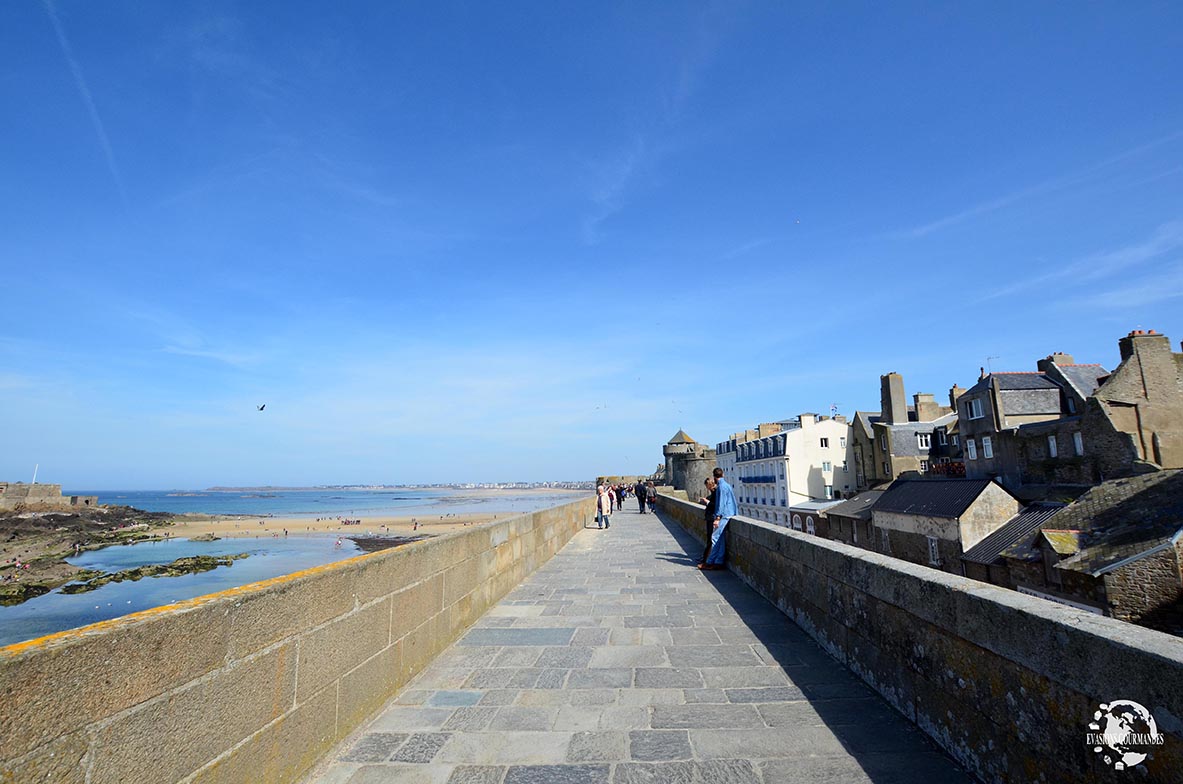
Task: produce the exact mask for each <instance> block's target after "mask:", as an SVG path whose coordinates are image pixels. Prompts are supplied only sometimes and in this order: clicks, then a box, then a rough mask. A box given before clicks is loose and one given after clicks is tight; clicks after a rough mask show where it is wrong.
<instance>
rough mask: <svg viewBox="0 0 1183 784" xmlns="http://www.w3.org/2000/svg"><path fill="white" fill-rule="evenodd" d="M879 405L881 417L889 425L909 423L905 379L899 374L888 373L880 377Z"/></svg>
mask: <svg viewBox="0 0 1183 784" xmlns="http://www.w3.org/2000/svg"><path fill="white" fill-rule="evenodd" d="M879 405H880V408H879V410H880V412H881V416H882V417H883V420H884V421H885V422H886V423H887V424H889V425H902V424H906V423H907V421H908V403H907V398H906V397H905V396H904V377H903V376H901V375H900V374H899V373H888V374H887V375H886V376H880V377H879Z"/></svg>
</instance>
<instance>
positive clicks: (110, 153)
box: [44, 0, 127, 205]
mask: <svg viewBox="0 0 1183 784" xmlns="http://www.w3.org/2000/svg"><path fill="white" fill-rule="evenodd" d="M44 3H45V13H46V14H48V15H49V21H50V22H52V23H53V30H54V32H55V33H57V37H58V43H59V44H61V45H62V55H64V56H65V58H66V62H67V63H68V64H69V66H70V71H71V72H72V73H73V74H74V84H75V85H77V87H78V93H79V94H80V95H81V96H82V102H83V103H85V104H86V111H87V112H89V113H90V121H91V122H92V123H93V124H94V130H95V133H97V134H98V136H99V144H101V145H102V147H103V153H104V154H105V155H106V156H107V168H108V169H110V170H111V178H112V179H113V180H115V187H116V188H118V189H119V196H120V198H122V199H123V203H124V205H126V204H127V190H126V189H125V188H124V187H123V177H122V176H121V175H120V174H119V166H118V164H116V163H115V151H114V150H112V149H111V140H110V139H108V138H107V130H106V128H104V127H103V119H102V118H101V117H99V110H98V108H97V107H96V106H95V105H94V98H93V97H91V94H90V88H89V87H87V86H86V79H84V78H83V76H82V69H81V68H80V67H79V66H78V61H77V60H75V59H74V52H73V50H72V49H70V42H69V41H68V40H66V31H65V30H63V29H62V23H61V20H60V19H58V15H57V10H55V9H54V7H53V0H44Z"/></svg>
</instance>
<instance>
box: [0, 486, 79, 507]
mask: <svg viewBox="0 0 1183 784" xmlns="http://www.w3.org/2000/svg"><path fill="white" fill-rule="evenodd" d="M98 502H99V499H98V496H93V495H70V496H63V495H62V486H61V485H47V484H25V483H23V482H0V512H12V511H15V510H18V509H21V510H29V511H46V510H54V509H69V508H70V507H71V506H97V505H98Z"/></svg>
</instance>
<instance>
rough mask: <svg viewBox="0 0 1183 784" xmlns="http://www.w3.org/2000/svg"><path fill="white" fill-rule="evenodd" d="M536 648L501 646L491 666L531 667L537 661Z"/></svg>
mask: <svg viewBox="0 0 1183 784" xmlns="http://www.w3.org/2000/svg"><path fill="white" fill-rule="evenodd" d="M538 653H539V652H538V649H537V648H530V647H522V646H514V647H510V648H502V649H501V653H499V654H497V658H496V659H494V660H493V663H492V666H493V667H533V666H534V665H535V663H536V662H537V661H538Z"/></svg>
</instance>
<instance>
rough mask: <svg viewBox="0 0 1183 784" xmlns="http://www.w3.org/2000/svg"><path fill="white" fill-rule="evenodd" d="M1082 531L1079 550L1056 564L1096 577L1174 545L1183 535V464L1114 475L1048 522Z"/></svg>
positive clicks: (1054, 528)
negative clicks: (1138, 474) (1179, 466)
mask: <svg viewBox="0 0 1183 784" xmlns="http://www.w3.org/2000/svg"><path fill="white" fill-rule="evenodd" d="M1047 528H1050V529H1053V530H1068V531H1079V532H1080V540H1079V550H1078V552H1076V554H1075V555H1072V556H1070V557H1068V558H1065V559H1064V560H1062V561H1060V563H1058V564H1056V568H1057V569H1068V570H1071V571H1076V572H1083V573H1085V574H1090V575H1092V576H1094V577H1097V576H1100V575H1102V574H1105V573H1106V572H1110V571H1112V570H1114V569H1117V568H1119V567H1121V566H1125V565H1126V564H1128V563H1130V562H1132V561H1136V560H1138V559H1140V558H1145V557H1146V556H1148V555H1152V554H1153V553H1157V552H1159V551H1160V550H1163V549H1165V548H1166V547H1169V546H1171V544H1172V543H1173V542H1175V541H1176V540H1177V539H1178V538H1179V536H1180V535H1183V469H1174V470H1167V471H1156V472H1154V473H1151V474H1142V475H1141V476H1133V477H1128V478H1125V479H1111V480H1109V481H1108V482H1102V483H1101V484H1099V485H1097V486H1096V487H1094V488H1092V489H1090V490H1089V491H1088V492H1087V493H1085V494H1084V495H1082V496H1081V497H1080V498H1078V499H1076V501H1074V502H1072V503H1071V504H1069V505H1068V506H1066V507H1064V508H1063V509H1061V510H1060V511H1059V512H1057V513H1056V514H1055V515H1053V516H1052V518H1051V519H1050V520H1048V522H1047Z"/></svg>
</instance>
